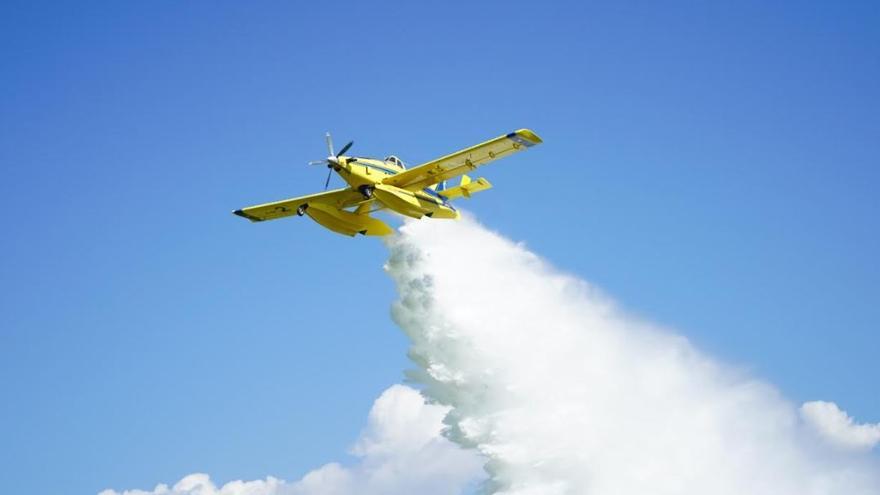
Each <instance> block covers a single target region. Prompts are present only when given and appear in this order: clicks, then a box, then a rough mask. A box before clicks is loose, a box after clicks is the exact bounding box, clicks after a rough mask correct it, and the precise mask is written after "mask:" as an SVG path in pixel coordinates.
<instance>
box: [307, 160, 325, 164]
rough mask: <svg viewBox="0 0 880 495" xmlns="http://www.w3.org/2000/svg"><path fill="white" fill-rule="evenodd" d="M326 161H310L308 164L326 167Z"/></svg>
mask: <svg viewBox="0 0 880 495" xmlns="http://www.w3.org/2000/svg"><path fill="white" fill-rule="evenodd" d="M326 164H327V160H312V161H310V162H309V165H326Z"/></svg>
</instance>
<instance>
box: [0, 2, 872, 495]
mask: <svg viewBox="0 0 880 495" xmlns="http://www.w3.org/2000/svg"><path fill="white" fill-rule="evenodd" d="M0 13H2V15H0V19H2V21H0V22H2V24H3V29H2V30H0V40H2V43H0V70H2V74H3V77H2V78H0V101H2V109H3V111H2V112H0V165H2V167H3V172H4V174H3V175H4V179H3V180H2V181H0V194H2V197H3V198H4V199H5V200H6V202H7V203H6V204H7V211H8V214H7V216H6V221H5V222H4V229H3V231H4V234H3V243H2V244H0V280H2V297H0V396H2V397H3V401H2V403H0V404H2V405H0V438H2V439H3V441H2V442H0V463H2V465H3V466H4V467H3V472H4V473H5V474H6V476H4V478H5V484H6V487H7V488H8V490H9V491H12V492H28V491H30V492H32V491H34V488H33V486H34V484H35V483H36V481H35V480H39V490H38V491H41V492H45V493H60V492H64V493H97V492H98V491H100V490H102V489H105V488H109V487H113V488H119V489H122V488H137V487H145V488H149V487H153V486H155V484H156V483H158V482H168V483H170V482H174V481H175V480H178V479H180V478H181V477H183V476H185V475H187V474H189V473H194V472H208V473H211V476H212V478H213V479H215V480H219V481H221V482H225V481H227V480H233V479H260V478H265V477H266V476H268V475H273V476H282V477H285V478H288V479H295V478H298V477H300V476H302V475H303V474H304V473H306V472H309V471H310V470H311V469H313V468H314V467H316V466H319V465H322V464H324V463H326V462H329V461H332V460H339V459H345V456H346V455H349V454H347V452H349V450H348V449H349V447H350V446H351V444H352V441H353V440H354V439H356V438H358V435H359V432H360V431H361V430H362V429H363V428H364V425H365V422H366V418H367V417H368V414H369V412H370V410H371V407H373V402H374V400H375V399H376V397H378V396H380V394H381V393H382V392H383V391H384V390H386V389H388V387H389V386H391V385H392V384H395V383H400V382H401V381H402V380H403V378H404V374H403V370H405V369H407V368H408V367H410V366H411V365H410V364H409V362H408V359H407V356H406V349H407V346H408V343H407V340H406V337H405V336H404V335H403V334H402V333H401V332H400V330H399V329H398V328H397V327H396V326H395V325H394V323H393V322H392V321H391V319H390V317H389V311H390V309H389V308H390V305H391V302H392V301H393V300H394V298H395V289H394V286H393V284H392V282H391V280H390V279H388V277H387V276H386V275H385V273H384V271H383V268H382V267H383V264H384V263H385V261H386V259H387V257H388V253H387V249H386V248H385V247H384V246H383V245H382V243H381V242H378V241H377V240H376V239H369V238H355V239H349V238H347V237H343V236H338V235H336V234H333V233H330V232H327V231H325V230H323V229H322V228H321V227H320V226H318V225H316V224H314V223H312V222H311V221H309V220H308V219H307V218H302V219H288V220H283V221H278V222H268V223H264V224H259V225H255V224H250V223H249V222H246V221H244V220H242V219H241V218H238V217H235V216H233V215H231V214H230V212H231V210H233V209H235V208H240V207H242V206H247V205H250V204H255V203H261V202H265V201H270V200H275V199H281V198H285V197H289V196H295V195H300V194H306V193H309V192H313V191H315V190H317V189H320V188H321V187H322V185H323V180H324V173H323V172H322V170H321V169H316V168H312V167H308V166H307V165H306V162H308V161H309V160H315V159H321V158H323V157H324V154H325V153H326V148H325V145H324V142H323V133H324V132H326V131H331V132H332V133H333V135H334V138H335V140H336V142H337V143H343V142H345V141H348V140H354V141H355V144H354V147H353V149H352V153H354V154H357V155H364V156H376V157H383V156H386V155H388V154H391V153H394V154H396V155H398V156H400V157H401V159H403V160H404V161H405V162H407V163H408V164H410V165H415V164H418V163H421V162H423V161H427V160H429V159H431V158H435V157H437V156H440V155H443V154H446V153H448V152H451V151H454V150H456V149H459V148H461V147H465V146H468V145H471V144H474V143H477V142H480V141H483V140H485V139H488V138H491V137H494V136H497V135H499V134H503V133H506V132H510V131H512V130H514V129H517V128H522V127H529V128H532V129H534V130H535V131H536V132H537V133H538V134H539V135H540V136H541V137H542V138H543V139H544V141H545V142H544V144H542V145H541V146H539V147H536V148H533V149H531V150H529V151H528V152H527V153H521V154H519V155H517V156H514V157H510V158H507V159H505V160H503V161H501V162H498V163H495V164H492V165H490V166H488V167H486V168H485V169H483V170H481V171H480V175H482V176H485V177H487V178H488V179H489V180H490V181H491V182H492V183H493V184H494V186H495V187H494V188H493V189H492V190H491V191H488V192H486V193H481V194H480V195H478V196H477V197H475V198H473V199H471V200H468V201H467V203H466V204H464V205H463V206H464V207H465V208H467V209H468V210H469V211H471V212H473V213H474V215H475V216H476V217H477V218H478V219H479V221H480V222H482V223H483V224H484V225H486V226H488V227H489V228H491V229H493V230H496V231H498V232H500V233H502V234H503V235H505V236H507V237H509V238H511V239H514V240H516V241H521V242H523V243H525V244H526V245H527V246H528V247H529V248H530V249H531V250H533V251H534V252H537V253H540V255H541V256H543V257H544V258H545V259H547V260H548V261H549V262H550V263H552V264H553V265H554V266H556V267H558V268H559V269H561V270H564V271H566V272H569V273H572V274H575V275H576V276H578V277H580V278H583V279H585V280H588V281H590V282H591V283H593V284H595V285H597V286H598V287H601V288H602V290H603V291H605V292H606V293H608V294H609V295H611V296H612V297H614V298H615V300H617V301H619V302H620V304H622V305H623V306H624V308H625V309H626V310H627V311H628V312H629V313H630V314H635V315H638V316H641V317H644V318H648V319H650V320H651V321H654V322H656V323H658V324H660V325H665V326H669V327H674V328H676V329H677V330H678V331H679V332H680V333H681V334H683V335H685V336H686V337H687V338H688V339H690V340H691V341H692V342H693V343H694V345H696V346H697V347H699V348H700V349H702V350H704V351H706V352H708V353H710V354H712V355H714V356H717V357H719V358H720V359H722V360H724V361H726V362H730V363H734V364H735V365H736V366H739V367H742V368H744V369H748V370H751V371H752V372H754V373H755V374H757V375H760V376H762V377H764V378H765V379H766V380H767V381H768V382H771V383H773V384H775V385H776V386H777V387H778V388H779V389H780V390H781V391H783V392H784V393H785V395H786V396H788V397H790V398H791V399H792V400H794V401H797V402H806V401H812V400H816V399H825V400H833V401H834V402H835V403H836V404H838V405H839V406H840V407H842V408H844V409H845V410H846V411H847V412H848V413H850V414H852V415H853V416H854V417H857V418H859V420H860V421H866V422H874V423H876V422H878V421H880V395H878V394H877V393H876V390H875V389H876V381H877V377H878V376H880V363H878V360H877V359H876V349H878V348H880V337H878V336H877V332H876V329H877V327H878V322H880V304H878V303H880V284H878V281H880V264H878V262H877V254H876V253H878V252H880V228H878V227H880V220H878V218H880V199H878V197H877V194H876V189H877V187H876V184H877V182H878V179H880V167H878V165H880V163H878V156H880V153H878V152H880V139H878V138H880V98H878V96H880V94H878V90H877V88H878V87H880V58H878V53H880V52H878V49H880V34H878V33H877V30H876V26H877V25H878V22H880V7H878V6H877V5H876V3H873V2H839V3H834V4H829V3H825V2H775V3H774V4H773V5H766V2H750V1H747V2H715V3H712V4H711V5H707V4H705V3H704V2H673V3H664V4H663V5H660V4H656V3H651V2H631V3H626V4H621V3H619V2H607V3H596V2H570V3H566V2H546V3H542V4H534V3H516V2H513V3H512V2H503V3H501V2H497V3H496V2H481V3H479V4H472V3H455V2H453V3H449V2H447V3H434V4H424V3H422V2H384V3H379V4H365V3H354V2H352V3H342V2H320V3H317V2H315V3H308V4H307V3H299V4H293V3H288V2H265V3H260V4H259V5H255V4H252V3H249V4H244V3H233V2H187V3H179V2H151V3H149V4H142V5H136V4H126V3H118V2H92V3H89V4H88V5H83V4H80V3H74V2H54V3H45V4H36V3H32V2H14V1H13V2H5V3H4V4H3V6H2V7H0ZM331 184H335V185H337V186H339V185H341V182H340V181H339V179H335V182H332V183H331ZM464 261H465V260H463V262H464Z"/></svg>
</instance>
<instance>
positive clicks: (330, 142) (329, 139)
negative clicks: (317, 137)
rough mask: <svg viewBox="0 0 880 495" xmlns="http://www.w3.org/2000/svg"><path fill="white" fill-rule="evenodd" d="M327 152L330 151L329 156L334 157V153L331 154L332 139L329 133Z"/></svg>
mask: <svg viewBox="0 0 880 495" xmlns="http://www.w3.org/2000/svg"><path fill="white" fill-rule="evenodd" d="M326 138H327V150H329V151H330V156H334V155H335V154H336V153H334V152H333V138H332V137H330V133H329V132H328V133H327V136H326Z"/></svg>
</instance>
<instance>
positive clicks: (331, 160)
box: [309, 132, 355, 191]
mask: <svg viewBox="0 0 880 495" xmlns="http://www.w3.org/2000/svg"><path fill="white" fill-rule="evenodd" d="M325 140H326V141H327V151H329V152H330V156H328V157H327V158H326V159H324V160H312V161H310V162H309V165H327V168H329V169H330V170H329V171H328V172H327V180H326V181H324V190H325V191H326V190H327V188H328V187H330V177H331V176H332V175H333V167H334V166H338V165H339V157H340V156H342V154H343V153H345V152H346V151H348V150H349V149H351V146H352V145H353V144H354V141H349V142H348V143H347V144H346V145H345V146H343V147H342V149H341V150H339V153H336V152H334V151H333V138H332V137H330V133H329V132H328V133H327V134H326V135H325ZM354 160H355V158H351V159H350V161H354Z"/></svg>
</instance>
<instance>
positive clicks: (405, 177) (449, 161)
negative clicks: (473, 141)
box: [382, 129, 543, 191]
mask: <svg viewBox="0 0 880 495" xmlns="http://www.w3.org/2000/svg"><path fill="white" fill-rule="evenodd" d="M542 142H543V141H541V138H539V137H538V135H537V134H535V133H534V131H531V130H529V129H520V130H518V131H516V132H511V133H510V134H505V135H504V136H498V137H497V138H495V139H490V140H489V141H486V142H485V143H480V144H478V145H476V146H471V147H470V148H466V149H463V150H461V151H456V152H455V153H452V154H451V155H446V156H444V157H442V158H438V159H436V160H432V161H430V162H427V163H423V164H421V165H419V166H417V167H414V168H411V169H409V170H406V171H404V172H401V173H399V174H396V175H392V176H390V177H388V178H386V179H385V180H383V181H382V183H383V184H388V185H392V186H397V187H400V188H402V189H406V190H409V191H417V190H419V189H424V188H426V187H428V186H430V185H432V184H436V183H438V182H443V181H444V180H447V179H450V178H452V177H456V176H459V175H462V174H464V173H467V172H469V171H471V170H473V169H475V168H477V167H479V166H480V165H485V164H487V163H489V162H491V161H493V160H497V159H499V158H503V157H505V156H507V155H511V154H513V153H516V152H518V151H523V150H525V149H526V148H529V147H532V146H534V145H536V144H540V143H542Z"/></svg>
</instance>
